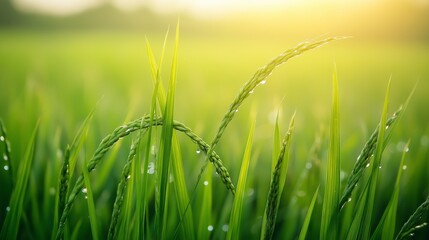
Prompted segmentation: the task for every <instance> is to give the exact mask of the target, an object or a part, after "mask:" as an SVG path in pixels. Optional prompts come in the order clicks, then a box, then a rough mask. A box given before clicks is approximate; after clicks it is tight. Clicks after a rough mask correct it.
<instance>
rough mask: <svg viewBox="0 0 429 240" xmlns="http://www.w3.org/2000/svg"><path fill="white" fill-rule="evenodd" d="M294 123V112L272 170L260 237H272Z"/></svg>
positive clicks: (284, 179)
mask: <svg viewBox="0 0 429 240" xmlns="http://www.w3.org/2000/svg"><path fill="white" fill-rule="evenodd" d="M294 125H295V114H294V115H293V116H292V118H291V120H290V124H289V130H288V131H287V133H286V135H285V137H284V138H283V143H282V148H281V150H280V152H279V154H278V157H277V161H276V164H275V167H274V170H273V172H272V177H271V184H270V190H269V192H268V199H267V205H266V207H265V212H264V218H263V221H262V231H261V239H272V237H273V234H274V227H275V224H276V218H277V213H278V207H279V204H280V197H281V196H282V192H283V188H284V184H285V181H286V173H287V168H288V164H289V150H290V139H291V137H292V132H293V128H294Z"/></svg>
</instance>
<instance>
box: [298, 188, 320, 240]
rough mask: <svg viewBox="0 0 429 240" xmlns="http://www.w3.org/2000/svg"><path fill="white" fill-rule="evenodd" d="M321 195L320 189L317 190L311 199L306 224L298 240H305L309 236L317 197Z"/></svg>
mask: <svg viewBox="0 0 429 240" xmlns="http://www.w3.org/2000/svg"><path fill="white" fill-rule="evenodd" d="M318 194H319V188H317V189H316V192H315V193H314V195H313V198H312V199H311V203H310V206H308V210H307V214H306V215H305V219H304V223H303V224H302V227H301V232H300V233H299V237H298V240H305V236H306V235H307V231H308V226H309V225H310V220H311V215H312V213H313V209H314V205H315V203H316V200H317V195H318Z"/></svg>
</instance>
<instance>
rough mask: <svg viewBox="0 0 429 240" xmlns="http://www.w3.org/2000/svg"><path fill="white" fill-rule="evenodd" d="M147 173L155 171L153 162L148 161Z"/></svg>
mask: <svg viewBox="0 0 429 240" xmlns="http://www.w3.org/2000/svg"><path fill="white" fill-rule="evenodd" d="M147 173H148V174H151V175H152V174H154V173H155V163H154V162H150V163H149V165H148V168H147Z"/></svg>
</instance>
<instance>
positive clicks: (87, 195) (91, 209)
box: [82, 164, 100, 240]
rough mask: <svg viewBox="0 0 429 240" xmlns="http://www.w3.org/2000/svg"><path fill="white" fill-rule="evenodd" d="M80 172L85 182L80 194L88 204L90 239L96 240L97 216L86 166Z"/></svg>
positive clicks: (97, 237)
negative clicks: (82, 194) (83, 195)
mask: <svg viewBox="0 0 429 240" xmlns="http://www.w3.org/2000/svg"><path fill="white" fill-rule="evenodd" d="M82 172H83V180H84V182H85V188H84V189H83V190H82V192H83V193H84V194H85V198H86V201H87V204H88V213H89V222H90V225H91V233H92V239H94V240H98V239H100V238H99V236H98V226H97V225H98V224H97V223H98V221H97V215H96V212H95V205H94V195H93V192H92V188H91V180H90V178H89V172H88V169H87V168H86V164H83V165H82Z"/></svg>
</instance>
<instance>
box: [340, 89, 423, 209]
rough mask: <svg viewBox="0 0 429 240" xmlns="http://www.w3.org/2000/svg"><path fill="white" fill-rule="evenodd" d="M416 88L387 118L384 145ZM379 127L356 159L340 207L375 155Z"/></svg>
mask: <svg viewBox="0 0 429 240" xmlns="http://www.w3.org/2000/svg"><path fill="white" fill-rule="evenodd" d="M416 88H417V85H415V86H414V87H413V89H412V90H411V92H410V94H409V95H408V97H407V99H406V100H405V102H404V104H403V105H402V106H400V107H399V109H398V110H396V112H394V113H393V115H392V116H391V117H390V118H389V119H387V120H386V124H385V131H386V137H385V139H384V142H383V146H384V147H385V146H386V145H387V143H388V142H389V140H390V137H391V136H392V132H393V130H394V129H395V127H396V126H397V124H398V122H399V120H400V119H401V118H402V116H403V115H404V112H405V110H406V109H407V107H408V104H409V103H410V101H411V97H412V96H413V95H414V92H415V90H416ZM379 129H380V125H378V126H377V127H376V129H375V130H374V132H373V133H372V134H371V136H370V138H369V140H368V141H367V142H366V143H365V145H364V147H363V149H362V151H361V152H360V154H359V156H358V157H357V159H356V162H355V165H354V166H353V170H352V173H351V174H350V176H349V177H348V179H347V184H346V187H345V188H344V192H343V195H342V197H341V200H340V205H339V207H340V209H342V208H343V207H344V205H345V204H346V203H347V202H348V201H349V199H350V196H351V194H352V192H353V190H354V189H355V187H356V184H357V183H358V182H359V180H360V179H361V177H362V174H363V172H364V170H365V169H366V168H367V165H368V164H370V161H371V156H373V154H374V151H375V147H376V145H377V136H378V133H379Z"/></svg>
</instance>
